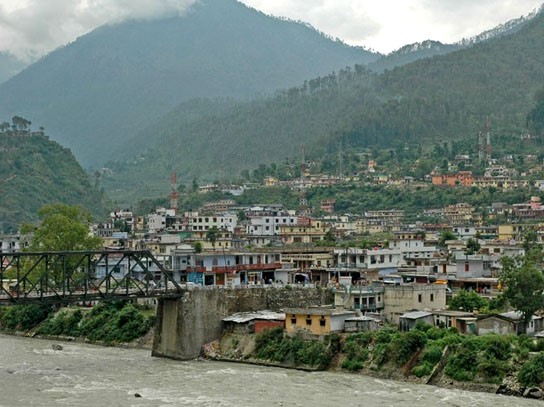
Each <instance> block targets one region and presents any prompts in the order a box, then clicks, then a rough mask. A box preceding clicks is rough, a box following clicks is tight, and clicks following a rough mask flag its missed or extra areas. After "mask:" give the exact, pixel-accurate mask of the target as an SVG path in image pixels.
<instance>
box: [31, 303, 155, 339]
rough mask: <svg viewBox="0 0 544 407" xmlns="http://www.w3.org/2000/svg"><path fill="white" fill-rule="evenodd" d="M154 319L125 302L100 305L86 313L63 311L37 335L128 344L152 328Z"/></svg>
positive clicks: (52, 317)
mask: <svg viewBox="0 0 544 407" xmlns="http://www.w3.org/2000/svg"><path fill="white" fill-rule="evenodd" d="M154 318H155V317H154V316H149V315H147V316H146V315H145V314H144V313H143V312H142V310H140V309H139V308H137V307H136V306H135V305H133V304H131V303H127V302H121V301H119V302H104V303H100V304H98V305H96V306H94V307H93V308H92V309H91V310H90V311H89V312H83V311H82V310H81V309H80V308H76V309H70V308H67V309H65V310H62V311H60V312H58V313H57V314H54V315H50V317H49V318H48V319H47V320H46V321H45V322H44V323H43V324H42V325H40V327H39V328H38V331H37V333H38V334H40V335H65V336H73V337H85V338H87V339H89V340H91V341H94V342H106V343H120V342H131V341H133V340H135V339H137V338H139V337H141V336H143V335H145V334H146V333H147V332H148V331H149V329H151V328H152V327H153V325H154V324H155V319H154Z"/></svg>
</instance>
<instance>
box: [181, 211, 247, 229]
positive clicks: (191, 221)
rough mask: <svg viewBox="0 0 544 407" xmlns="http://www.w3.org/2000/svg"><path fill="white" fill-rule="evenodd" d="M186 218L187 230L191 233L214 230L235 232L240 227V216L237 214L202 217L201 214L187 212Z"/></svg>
mask: <svg viewBox="0 0 544 407" xmlns="http://www.w3.org/2000/svg"><path fill="white" fill-rule="evenodd" d="M184 218H185V220H186V224H187V230H188V231H191V232H199V231H208V230H210V229H213V228H216V229H218V230H227V231H229V232H234V229H235V228H236V226H237V225H238V216H237V215H236V214H235V213H222V214H215V215H202V214H200V213H199V212H186V213H185V214H184Z"/></svg>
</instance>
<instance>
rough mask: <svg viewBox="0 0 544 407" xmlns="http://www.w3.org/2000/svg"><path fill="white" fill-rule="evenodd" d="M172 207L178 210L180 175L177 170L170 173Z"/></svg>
mask: <svg viewBox="0 0 544 407" xmlns="http://www.w3.org/2000/svg"><path fill="white" fill-rule="evenodd" d="M170 208H171V209H173V210H174V213H176V214H177V212H178V177H177V175H176V173H175V172H173V173H172V175H170Z"/></svg>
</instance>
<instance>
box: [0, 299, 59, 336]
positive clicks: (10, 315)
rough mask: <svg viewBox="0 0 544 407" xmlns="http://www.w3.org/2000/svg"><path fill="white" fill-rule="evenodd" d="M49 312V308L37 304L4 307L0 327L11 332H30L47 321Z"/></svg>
mask: <svg viewBox="0 0 544 407" xmlns="http://www.w3.org/2000/svg"><path fill="white" fill-rule="evenodd" d="M49 311H50V308H49V307H47V306H45V305H37V304H30V305H13V306H10V307H4V308H3V309H2V312H1V314H0V326H1V327H2V329H7V330H9V331H16V330H21V331H28V330H29V329H32V328H34V327H35V326H36V325H38V324H39V323H40V322H42V321H43V320H45V319H46V318H47V315H48V314H49Z"/></svg>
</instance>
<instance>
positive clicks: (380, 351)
mask: <svg viewBox="0 0 544 407" xmlns="http://www.w3.org/2000/svg"><path fill="white" fill-rule="evenodd" d="M388 354H389V345H388V344H385V343H378V344H376V345H375V346H374V349H372V361H373V362H374V363H375V364H376V366H382V365H383V364H384V363H385V362H387V357H388Z"/></svg>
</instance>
